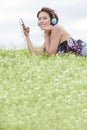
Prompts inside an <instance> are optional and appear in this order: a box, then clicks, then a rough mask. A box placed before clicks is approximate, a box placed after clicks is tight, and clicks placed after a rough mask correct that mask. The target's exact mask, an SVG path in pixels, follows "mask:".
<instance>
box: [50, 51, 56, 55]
mask: <svg viewBox="0 0 87 130" xmlns="http://www.w3.org/2000/svg"><path fill="white" fill-rule="evenodd" d="M48 54H49V55H54V54H56V52H55V51H53V50H49V51H48Z"/></svg>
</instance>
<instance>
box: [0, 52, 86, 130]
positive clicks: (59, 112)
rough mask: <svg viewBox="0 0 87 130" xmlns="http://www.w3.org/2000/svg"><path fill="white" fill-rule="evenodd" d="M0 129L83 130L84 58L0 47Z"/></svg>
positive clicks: (84, 97) (84, 99) (84, 126)
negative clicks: (31, 53)
mask: <svg viewBox="0 0 87 130" xmlns="http://www.w3.org/2000/svg"><path fill="white" fill-rule="evenodd" d="M0 130H87V57H81V56H76V55H73V54H66V55H56V56H48V55H47V54H42V55H39V56H36V55H30V54H29V53H28V50H26V49H25V50H0Z"/></svg>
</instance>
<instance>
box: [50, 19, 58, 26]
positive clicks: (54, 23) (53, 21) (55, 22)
mask: <svg viewBox="0 0 87 130" xmlns="http://www.w3.org/2000/svg"><path fill="white" fill-rule="evenodd" d="M51 24H52V25H56V24H57V19H56V18H55V17H54V18H52V19H51Z"/></svg>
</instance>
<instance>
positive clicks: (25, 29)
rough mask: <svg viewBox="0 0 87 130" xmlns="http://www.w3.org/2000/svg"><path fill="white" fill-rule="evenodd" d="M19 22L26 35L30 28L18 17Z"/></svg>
mask: <svg viewBox="0 0 87 130" xmlns="http://www.w3.org/2000/svg"><path fill="white" fill-rule="evenodd" d="M20 24H21V26H22V29H23V32H24V35H25V36H28V35H29V32H30V28H29V27H26V26H25V24H24V22H23V20H22V18H21V19H20Z"/></svg>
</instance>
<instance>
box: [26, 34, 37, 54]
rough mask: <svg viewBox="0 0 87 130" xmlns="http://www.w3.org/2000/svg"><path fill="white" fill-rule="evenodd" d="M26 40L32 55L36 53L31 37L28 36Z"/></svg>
mask: <svg viewBox="0 0 87 130" xmlns="http://www.w3.org/2000/svg"><path fill="white" fill-rule="evenodd" d="M25 39H26V42H27V46H28V49H29V51H30V52H31V53H36V49H35V48H34V47H33V45H32V42H31V40H30V38H29V36H26V37H25Z"/></svg>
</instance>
